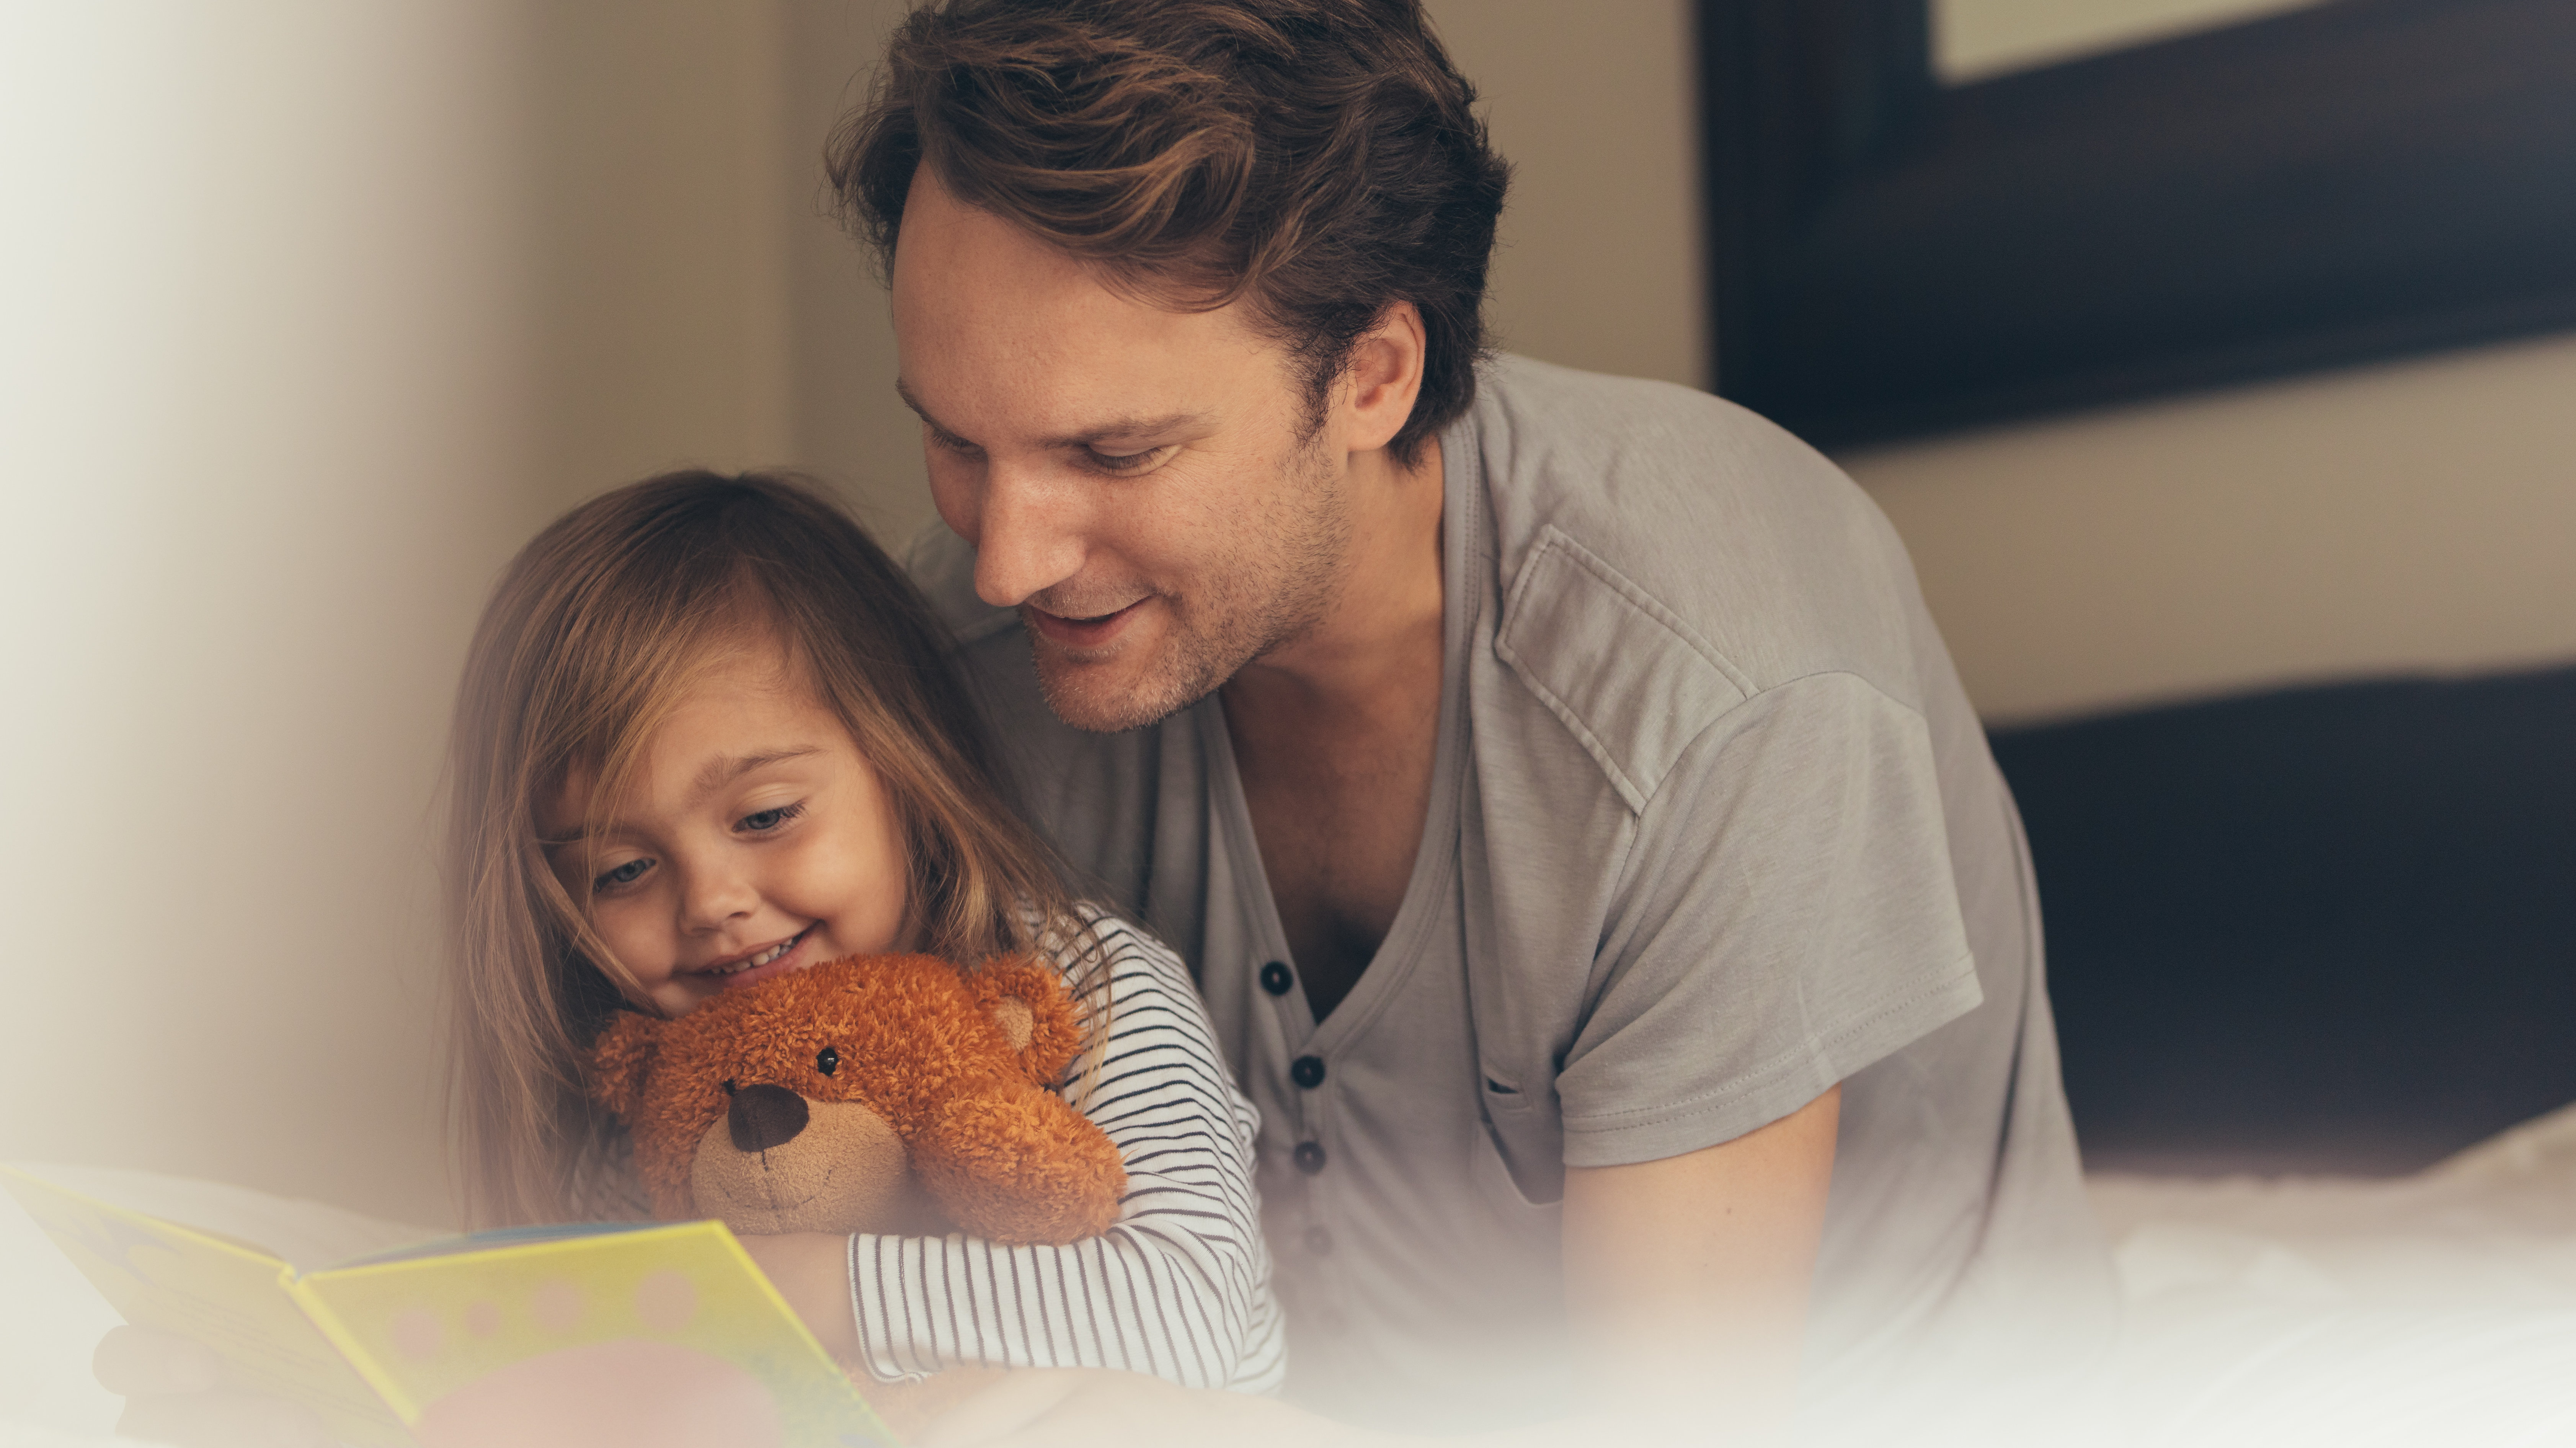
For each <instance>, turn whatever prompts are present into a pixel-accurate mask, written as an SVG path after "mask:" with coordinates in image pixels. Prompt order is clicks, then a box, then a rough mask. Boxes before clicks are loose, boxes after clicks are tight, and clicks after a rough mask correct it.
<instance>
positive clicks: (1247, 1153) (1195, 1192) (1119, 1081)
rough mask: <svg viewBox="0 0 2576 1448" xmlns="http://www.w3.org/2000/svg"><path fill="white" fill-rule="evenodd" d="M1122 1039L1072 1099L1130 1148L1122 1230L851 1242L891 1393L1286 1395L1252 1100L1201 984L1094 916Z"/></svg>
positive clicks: (1109, 1043)
mask: <svg viewBox="0 0 2576 1448" xmlns="http://www.w3.org/2000/svg"><path fill="white" fill-rule="evenodd" d="M1094 933H1095V935H1096V937H1097V939H1098V942H1099V945H1100V948H1101V951H1102V958H1103V964H1104V965H1105V966H1106V968H1107V970H1108V972H1109V984H1108V995H1109V1011H1108V1020H1109V1028H1108V1029H1109V1035H1108V1039H1107V1040H1106V1042H1105V1043H1104V1044H1103V1046H1102V1049H1101V1054H1100V1063H1099V1067H1098V1071H1097V1074H1096V1075H1095V1076H1093V1078H1092V1081H1091V1085H1090V1089H1089V1090H1088V1092H1087V1093H1083V1094H1080V1095H1077V1082H1078V1080H1079V1078H1080V1076H1081V1074H1082V1073H1083V1070H1084V1066H1083V1063H1082V1062H1079V1061H1077V1062H1076V1063H1075V1066H1074V1068H1073V1072H1072V1073H1071V1074H1070V1075H1069V1077H1068V1080H1067V1082H1066V1085H1065V1088H1064V1089H1065V1093H1066V1095H1067V1097H1068V1098H1069V1099H1073V1100H1074V1102H1075V1104H1076V1105H1077V1106H1078V1107H1079V1108H1080V1109H1081V1111H1082V1113H1083V1114H1084V1115H1085V1116H1088V1117H1090V1118H1091V1119H1092V1120H1093V1121H1094V1122H1097V1123H1098V1124H1099V1125H1100V1128H1101V1130H1102V1131H1104V1132H1106V1133H1107V1134H1108V1136H1109V1139H1110V1140H1111V1141H1112V1142H1114V1143H1116V1144H1117V1147H1118V1150H1119V1153H1120V1154H1121V1155H1122V1156H1123V1157H1124V1158H1125V1160H1126V1166H1127V1194H1126V1196H1125V1197H1124V1198H1123V1199H1122V1200H1121V1202H1120V1205H1119V1215H1118V1221H1117V1223H1116V1224H1115V1225H1113V1226H1112V1227H1111V1228H1110V1229H1109V1231H1108V1232H1107V1233H1105V1234H1103V1235H1101V1236H1098V1237H1094V1238H1091V1239H1089V1240H1087V1241H1082V1242H1076V1243H1073V1244H1071V1245H1069V1246H1063V1247H1001V1246H996V1245H994V1244H992V1243H989V1242H986V1241H983V1240H981V1239H979V1238H974V1237H969V1236H966V1235H965V1234H963V1233H956V1232H952V1233H950V1234H949V1235H947V1236H945V1237H935V1238H931V1237H894V1236H880V1235H876V1234H873V1233H862V1234H860V1235H858V1236H855V1237H852V1238H851V1239H850V1299H851V1307H852V1310H853V1311H854V1312H855V1313H856V1315H857V1318H858V1328H859V1342H860V1346H861V1349H862V1355H863V1357H862V1360H863V1362H864V1363H865V1365H866V1367H867V1370H868V1372H869V1373H870V1374H871V1375H872V1376H874V1377H875V1378H877V1379H878V1380H879V1381H881V1382H895V1381H901V1380H904V1379H907V1378H912V1377H916V1376H919V1375H921V1374H925V1373H931V1372H936V1371H938V1370H940V1369H942V1368H948V1367H962V1366H966V1365H969V1364H985V1365H993V1366H1008V1367H1104V1368H1125V1369H1129V1370H1132V1371H1135V1372H1142V1373H1151V1374H1153V1375H1155V1376H1157V1377H1162V1378H1168V1379H1170V1380H1171V1381H1173V1382H1176V1383H1180V1384H1182V1385H1184V1386H1187V1387H1199V1388H1232V1389H1236V1390H1239V1391H1244V1392H1269V1391H1273V1390H1275V1389H1276V1388H1277V1387H1278V1385H1279V1382H1280V1379H1281V1377H1282V1376H1283V1375H1284V1373H1285V1371H1286V1367H1287V1360H1286V1334H1285V1328H1284V1324H1283V1322H1282V1320H1281V1318H1280V1315H1279V1308H1278V1305H1277V1304H1276V1303H1275V1302H1274V1301H1273V1300H1272V1298H1271V1295H1270V1257H1269V1252H1268V1250H1267V1248H1266V1247H1265V1246H1264V1245H1263V1243H1262V1239H1261V1223H1260V1209H1259V1205H1258V1202H1257V1200H1256V1199H1255V1197H1254V1195H1253V1185H1252V1169H1253V1137H1254V1135H1255V1132H1256V1130H1257V1128H1258V1125H1259V1119H1258V1117H1257V1116H1256V1115H1255V1113H1254V1109H1253V1106H1252V1103H1251V1102H1250V1101H1248V1100H1246V1099H1245V1098H1244V1096H1243V1094H1242V1093H1241V1092H1240V1091H1238V1090H1236V1089H1235V1086H1234V1082H1233V1080H1232V1078H1231V1077H1230V1076H1229V1075H1228V1074H1227V1072H1226V1069H1225V1062H1224V1060H1223V1059H1222V1057H1221V1056H1220V1055H1219V1053H1218V1050H1217V1047H1216V1042H1215V1039H1214V1035H1213V1033H1212V1032H1211V1030H1210V1029H1209V1026H1208V1021H1207V1012H1206V1009H1205V1007H1203V1006H1202V1005H1201V1004H1200V1003H1199V998H1198V994H1197V992H1196V991H1195V990H1194V989H1192V987H1191V985H1190V979H1189V975H1188V972H1187V971H1185V970H1184V969H1183V968H1182V966H1181V963H1180V961H1179V960H1178V959H1177V958H1176V957H1174V956H1173V955H1172V953H1171V952H1170V951H1169V950H1166V949H1164V948H1163V947H1162V946H1161V945H1159V944H1157V943H1156V942H1154V941H1153V940H1151V939H1148V938H1147V937H1145V936H1143V935H1141V934H1139V933H1138V932H1137V931H1136V930H1135V929H1134V927H1132V926H1130V925H1128V924H1126V923H1125V922H1124V921H1121V920H1119V919H1117V918H1116V917H1114V916H1105V915H1104V916H1098V917H1095V919H1094Z"/></svg>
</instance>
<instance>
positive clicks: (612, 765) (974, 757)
mask: <svg viewBox="0 0 2576 1448" xmlns="http://www.w3.org/2000/svg"><path fill="white" fill-rule="evenodd" d="M773 638H774V639H775V641H776V643H777V644H778V646H779V647H780V648H782V649H783V650H784V652H785V654H786V655H787V658H788V660H789V662H790V663H791V665H792V666H793V667H795V668H798V669H800V670H801V671H802V672H803V674H804V677H805V679H806V680H807V681H808V682H809V683H810V685H811V686H812V688H813V690H814V692H815V694H816V696H817V697H818V698H819V699H820V700H821V701H822V702H823V703H824V705H825V706H826V707H828V708H830V709H831V710H832V711H833V712H835V713H836V714H838V715H839V716H840V719H841V722H842V723H843V724H844V725H846V726H847V727H848V729H849V731H850V738H851V739H852V740H853V741H854V742H855V743H856V744H857V746H858V749H859V752H860V754H861V756H862V757H864V758H865V759H866V760H867V761H868V762H869V764H870V765H871V766H873V767H874V768H875V770H876V771H877V775H878V778H879V780H880V781H881V782H882V784H883V786H884V789H885V792H886V795H887V797H888V798H889V799H890V800H891V801H892V802H893V805H894V808H895V810H896V811H897V814H898V816H899V817H900V820H901V825H902V829H903V832H904V836H905V840H906V843H907V845H908V847H909V854H910V860H911V907H912V918H913V919H914V920H916V921H918V922H919V924H920V927H921V934H922V939H923V942H924V947H923V948H924V949H926V950H929V951H931V952H933V953H936V954H939V955H944V956H947V957H948V958H950V959H952V960H957V961H961V962H970V963H971V962H978V961H981V960H984V959H986V958H988V957H990V956H993V955H996V954H1003V953H1017V952H1026V951H1035V950H1046V951H1047V953H1050V954H1055V953H1058V952H1059V951H1060V950H1061V948H1062V946H1063V945H1064V943H1065V942H1066V941H1068V940H1071V941H1075V942H1091V941H1092V940H1093V937H1092V932H1091V931H1090V929H1089V928H1088V926H1087V924H1085V921H1084V917H1083V915H1082V914H1081V913H1079V912H1078V911H1077V909H1076V907H1075V904H1074V902H1073V900H1072V899H1071V898H1070V895H1069V894H1068V892H1067V890H1066V889H1065V887H1064V885H1063V883H1062V881H1061V879H1060V877H1059V875H1058V873H1057V870H1056V868H1055V863H1054V859H1053V857H1052V856H1051V854H1050V853H1049V852H1048V851H1047V849H1046V848H1045V846H1043V845H1042V844H1041V843H1040V842H1039V841H1038V839H1037V837H1036V836H1035V835H1034V834H1032V833H1031V832H1030V831H1029V829H1028V828H1027V827H1026V826H1025V825H1023V824H1022V823H1020V821H1019V818H1018V816H1017V815H1015V814H1014V813H1013V812H1012V811H1011V810H1010V808H1009V807H1008V805H1007V803H1006V801H1005V799H1004V796H1003V791H1002V788H1001V784H1000V778H999V775H998V772H997V770H996V768H995V765H994V760H993V756H992V752H991V749H990V746H989V745H988V744H987V742H986V740H985V735H984V729H983V724H982V721H981V719H980V718H979V716H978V715H977V713H976V711H975V709H974V707H973V704H972V702H971V701H970V700H969V699H968V697H967V695H966V692H965V689H964V687H963V686H962V685H961V683H960V682H959V681H958V679H957V677H956V675H955V674H954V673H953V672H952V671H951V668H950V665H949V660H948V656H947V642H948V641H947V638H946V635H945V633H944V631H943V630H942V629H941V627H940V625H939V623H938V622H937V620H936V619H935V618H934V617H933V616H932V614H931V612H930V609H929V606H928V604H927V603H926V602H925V601H924V600H923V598H922V597H921V595H920V593H919V592H918V590H916V589H915V588H914V587H913V585H912V581H911V580H910V579H909V578H908V577H906V576H905V574H904V572H903V570H902V569H900V568H899V567H897V566H896V565H895V563H894V562H893V560H891V559H889V558H888V557H887V556H886V555H885V553H884V551H883V550H881V549H880V548H878V547H877V546H876V544H875V543H874V542H872V541H870V539H869V538H868V536H867V534H866V533H865V532H864V531H862V530H861V529H860V527H859V526H858V524H857V523H856V522H854V521H853V520H852V519H851V518H850V517H849V516H848V515H847V514H846V513H844V512H843V511H842V510H841V509H840V508H839V507H838V506H836V505H835V504H833V503H832V502H830V501H829V500H827V499H826V498H825V497H824V496H823V495H821V494H820V493H819V492H817V491H816V490H814V489H813V488H811V487H809V486H807V485H805V484H803V483H800V482H797V481H795V480H792V479H789V478H785V477H778V476H766V475H761V474H744V475H743V476H740V477H730V478H729V477H723V476H719V475H717V474H714V473H706V472H680V473H670V474H666V475H664V476H662V477H658V478H652V479H649V480H647V481H645V482H641V483H637V484H634V485H633V486H630V487H625V488H620V489H617V490H616V491H614V492H610V493H607V494H605V495H603V496H601V497H598V498H594V499H592V500H591V501H589V502H587V503H584V504H582V505H581V506H580V507H577V508H575V509H573V510H572V511H571V512H569V513H567V514H565V515H564V516H563V517H562V518H560V519H557V520H556V521H555V523H554V524H553V525H552V526H550V527H548V528H547V529H546V530H545V531H544V532H542V533H540V534H538V535H537V537H536V539H535V540H534V541H533V542H531V543H529V544H528V546H527V547H526V548H525V549H523V550H522V551H521V552H520V554H519V556H518V557H517V559H515V560H514V561H513V562H512V563H511V564H510V567H509V569H508V571H507V572H506V573H504V574H503V575H502V578H501V582H500V584H499V586H498V587H497V588H495V589H494V591H493V594H492V600H491V602H490V604H489V605H487V606H486V607H485V609H484V612H483V621H482V624H481V625H480V627H478V628H477V629H476V630H475V634H474V643H473V647H472V649H471V651H470V652H469V653H468V654H467V657H466V664H465V678H464V682H463V685H462V687H460V688H459V689H458V691H457V699H456V714H455V719H454V721H453V729H452V733H451V742H450V758H449V823H448V865H449V870H448V889H449V892H450V900H449V905H450V911H449V919H450V920H451V922H452V924H453V929H454V936H453V940H452V948H453V952H454V956H455V963H456V972H455V977H454V991H453V995H452V999H451V1019H450V1023H449V1026H450V1029H449V1051H448V1059H449V1068H450V1071H451V1075H452V1079H451V1081H450V1089H449V1093H448V1099H449V1102H450V1110H451V1113H452V1114H451V1127H452V1130H451V1137H452V1139H453V1141H454V1144H455V1146H456V1148H457V1151H458V1154H459V1156H460V1162H459V1165H460V1166H461V1168H462V1178H463V1184H464V1187H465V1195H466V1207H467V1214H468V1216H469V1217H470V1218H471V1219H472V1220H473V1221H474V1222H475V1223H476V1224H478V1225H493V1224H501V1223H519V1222H533V1221H548V1220H560V1219H563V1218H566V1217H572V1216H578V1215H585V1214H591V1213H595V1212H597V1211H599V1210H600V1208H601V1206H602V1205H603V1201H604V1199H605V1198H606V1197H607V1196H608V1195H609V1194H610V1192H612V1191H613V1188H610V1187H608V1185H607V1184H608V1183H609V1182H611V1181H612V1180H613V1178H614V1176H615V1174H616V1171H615V1169H616V1165H617V1158H618V1155H619V1150H618V1148H619V1145H620V1140H619V1137H618V1135H617V1132H616V1128H615V1125H614V1122H613V1121H612V1120H611V1119H609V1118H608V1117H606V1116H605V1115H604V1113H602V1112H600V1111H599V1110H597V1109H596V1108H594V1107H593V1105H592V1104H591V1102H590V1101H589V1099H588V1097H587V1096H586V1095H585V1093H584V1091H583V1087H582V1076H581V1067H580V1053H581V1050H582V1048H583V1047H584V1046H585V1045H586V1044H587V1043H588V1042H589V1041H590V1040H591V1038H592V1037H593V1036H594V1035H596V1034H597V1032H598V1030H599V1028H600V1026H601V1025H602V1024H603V1023H604V1022H605V1020H606V1019H607V1016H608V1013H609V1012H611V1011H613V1010H616V1009H619V1008H620V1007H621V1006H622V1005H624V1004H625V1003H626V1001H627V999H628V998H629V994H630V990H631V987H632V982H631V981H630V980H628V979H627V976H626V972H625V971H624V969H623V967H621V966H620V965H619V964H618V963H617V961H616V959H615V957H614V956H613V954H611V953H610V952H609V951H608V950H607V949H606V947H605V946H604V945H603V944H602V942H601V941H600V940H599V939H598V937H597V935H596V933H595V932H593V931H592V930H591V928H590V927H589V925H588V923H587V921H586V919H585V909H586V907H587V905H588V901H587V900H586V899H581V898H576V897H575V895H574V894H573V893H572V892H569V891H567V890H566V889H565V888H564V886H563V885H562V884H561V883H560V882H559V881H558V880H557V878H556V876H555V874H554V872H553V871H552V870H551V869H549V868H548V865H547V861H546V857H545V853H544V850H543V847H542V843H541V841H540V839H539V837H538V826H537V819H538V813H539V807H540V803H541V802H542V801H544V800H546V799H548V798H550V797H552V796H553V795H554V794H555V793H556V792H558V791H560V790H562V789H563V788H564V787H565V784H566V781H567V780H568V779H571V778H573V777H575V776H578V777H579V778H580V779H582V780H583V781H584V782H585V783H587V784H589V786H590V787H589V788H588V790H587V792H586V793H587V797H588V799H589V805H588V808H589V809H590V811H591V812H592V815H593V817H592V818H591V819H590V820H587V821H585V825H587V826H593V827H595V826H596V825H597V824H598V823H599V818H600V816H601V815H602V814H603V813H604V811H605V810H606V808H607V807H608V805H609V803H610V802H612V801H614V800H615V799H616V798H617V797H618V795H619V793H620V792H621V790H622V788H623V786H624V785H625V784H626V782H627V781H628V780H629V779H631V778H632V775H633V772H634V770H635V769H636V767H637V763H638V759H639V756H640V753H641V750H642V746H643V744H644V742H645V741H646V740H647V739H648V738H649V737H650V736H651V734H652V733H653V731H654V730H655V729H656V728H657V727H658V726H659V725H660V724H661V722H662V721H663V720H664V719H665V718H667V717H668V716H669V715H670V713H671V711H672V709H673V707H674V705H675V704H676V703H677V702H678V700H679V699H680V697H681V696H682V695H683V694H684V693H685V692H686V691H687V690H688V688H689V687H690V685H691V684H692V683H693V682H694V681H695V680H696V679H697V678H698V677H699V676H700V674H701V673H702V672H703V671H704V670H705V669H707V668H708V667H709V666H710V665H711V664H713V663H716V662H718V661H720V660H722V659H723V658H725V657H727V656H728V655H730V654H735V653H738V652H739V651H740V650H741V649H742V648H743V647H745V646H746V644H751V645H757V644H758V643H759V642H761V641H764V640H766V639H773ZM589 873H590V872H588V871H583V872H581V878H584V879H587V878H588V876H589ZM1051 947H1052V948H1051ZM1076 954H1077V955H1078V956H1080V957H1083V958H1085V959H1086V960H1088V959H1089V958H1090V957H1094V956H1096V955H1097V949H1096V944H1095V945H1094V946H1093V947H1092V948H1080V947H1079V946H1078V947H1077V950H1076ZM1079 988H1080V987H1078V989H1079ZM1086 993H1087V992H1086ZM1098 1024H1099V1023H1098V1022H1095V1035H1097V1030H1096V1027H1097V1025H1098ZM1095 1054H1096V1052H1095Z"/></svg>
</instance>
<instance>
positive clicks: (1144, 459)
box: [1086, 447, 1171, 473]
mask: <svg viewBox="0 0 2576 1448" xmlns="http://www.w3.org/2000/svg"><path fill="white" fill-rule="evenodd" d="M1086 451H1088V452H1090V453H1091V465H1092V466H1093V467H1095V468H1098V469H1100V470H1101V471H1103V472H1110V473H1140V472H1143V471H1144V470H1145V469H1147V468H1149V467H1152V466H1153V465H1154V464H1155V463H1157V462H1159V461H1161V460H1162V457H1163V454H1165V453H1167V452H1169V451H1171V449H1169V448H1159V447H1149V448H1147V449H1145V450H1144V451H1143V452H1133V453H1105V452H1101V451H1098V450H1097V449H1086Z"/></svg>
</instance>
